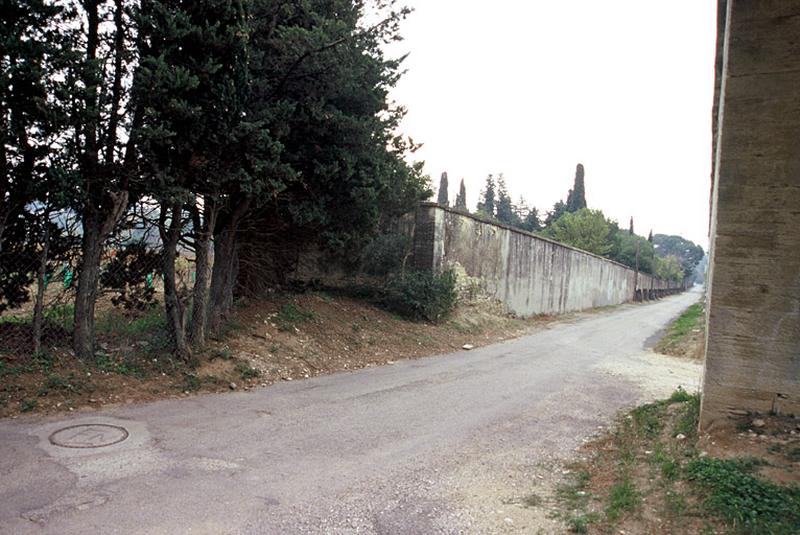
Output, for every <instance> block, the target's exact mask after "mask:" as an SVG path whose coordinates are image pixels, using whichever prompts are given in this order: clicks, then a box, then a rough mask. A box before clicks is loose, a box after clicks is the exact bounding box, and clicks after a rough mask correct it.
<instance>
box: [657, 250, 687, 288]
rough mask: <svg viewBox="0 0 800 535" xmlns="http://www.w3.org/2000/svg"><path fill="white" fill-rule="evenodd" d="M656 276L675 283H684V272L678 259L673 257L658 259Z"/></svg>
mask: <svg viewBox="0 0 800 535" xmlns="http://www.w3.org/2000/svg"><path fill="white" fill-rule="evenodd" d="M692 269H694V266H692ZM654 274H655V276H656V277H658V278H660V279H664V280H668V281H675V282H680V281H682V280H683V277H684V271H683V269H681V265H680V263H679V262H678V259H677V258H675V257H674V256H672V255H670V256H667V257H663V258H656V266H655V273H654Z"/></svg>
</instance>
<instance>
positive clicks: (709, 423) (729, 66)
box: [700, 0, 800, 430]
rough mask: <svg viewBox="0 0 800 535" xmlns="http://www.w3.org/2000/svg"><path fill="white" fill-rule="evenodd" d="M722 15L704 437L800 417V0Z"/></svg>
mask: <svg viewBox="0 0 800 535" xmlns="http://www.w3.org/2000/svg"><path fill="white" fill-rule="evenodd" d="M725 15H727V16H725ZM723 17H724V18H723V20H725V22H726V26H725V27H726V31H725V39H724V46H723V47H722V54H723V57H722V60H723V61H722V72H721V90H720V92H719V94H720V97H719V103H718V104H719V106H718V109H719V116H718V118H717V121H716V124H717V125H718V128H717V132H716V143H715V146H716V154H715V166H714V170H715V171H714V175H715V176H714V188H713V196H712V212H711V217H712V222H711V263H710V271H709V292H708V304H707V310H708V318H707V332H708V341H707V347H706V359H705V376H704V389H703V406H702V410H701V418H700V425H701V428H702V429H704V430H713V429H714V428H717V427H722V426H726V425H729V424H730V422H731V420H730V419H729V416H731V415H735V414H737V413H738V414H741V411H755V412H768V411H776V412H780V413H789V414H791V413H794V414H800V0H764V1H759V2H752V1H746V0H730V1H729V2H728V5H727V12H726V13H724V14H723Z"/></svg>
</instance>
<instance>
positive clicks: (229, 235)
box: [208, 198, 251, 332]
mask: <svg viewBox="0 0 800 535" xmlns="http://www.w3.org/2000/svg"><path fill="white" fill-rule="evenodd" d="M250 203H251V200H250V198H245V199H243V200H241V201H240V202H239V204H238V205H237V206H236V208H235V209H234V210H233V212H232V213H231V214H230V216H229V218H228V220H227V222H226V224H225V225H224V227H223V228H222V229H221V230H220V232H219V233H218V235H217V236H215V237H214V267H213V269H212V271H211V290H210V297H211V303H210V306H209V307H208V314H209V316H208V326H209V329H210V330H212V331H214V332H219V330H220V328H221V327H222V322H223V320H224V319H226V318H227V317H228V314H229V313H230V311H231V308H233V290H234V287H235V286H236V277H237V273H238V254H237V251H236V245H237V244H236V234H237V232H238V230H239V222H240V221H241V220H242V217H244V214H245V213H247V210H249V208H250Z"/></svg>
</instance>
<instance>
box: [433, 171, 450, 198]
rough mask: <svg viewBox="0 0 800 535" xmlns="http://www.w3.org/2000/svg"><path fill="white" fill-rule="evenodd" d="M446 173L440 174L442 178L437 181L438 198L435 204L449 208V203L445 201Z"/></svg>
mask: <svg viewBox="0 0 800 535" xmlns="http://www.w3.org/2000/svg"><path fill="white" fill-rule="evenodd" d="M447 188H448V185H447V173H446V172H445V173H442V177H441V178H440V179H439V197H438V199H437V200H436V202H437V203H439V204H441V205H442V206H449V202H448V199H447Z"/></svg>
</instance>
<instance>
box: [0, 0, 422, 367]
mask: <svg viewBox="0 0 800 535" xmlns="http://www.w3.org/2000/svg"><path fill="white" fill-rule="evenodd" d="M378 4H380V7H382V9H381V10H380V13H381V17H380V18H379V19H378V20H377V21H375V22H374V23H370V24H369V25H368V24H367V23H366V22H365V17H364V14H365V10H366V9H367V7H368V6H367V3H366V2H364V1H362V0H304V1H301V2H297V1H289V0H202V1H188V0H186V1H160V0H137V1H133V2H123V1H122V0H80V1H78V0H65V1H55V0H23V1H18V2H4V3H3V9H2V13H0V42H2V48H1V49H0V69H1V70H2V73H1V74H2V76H0V136H2V143H0V312H2V311H3V310H4V309H8V308H13V307H16V306H19V305H20V304H22V303H24V302H25V301H26V300H28V299H30V298H31V296H30V292H29V288H30V287H31V285H32V284H34V283H37V282H38V286H39V287H40V288H43V287H44V286H45V285H46V281H47V280H48V279H50V278H51V277H52V276H53V274H54V272H55V271H56V270H57V268H58V266H61V265H62V264H64V263H68V264H70V266H71V271H70V280H72V275H71V274H72V273H74V274H75V280H76V281H77V282H75V283H74V284H72V291H74V303H73V304H74V339H73V346H74V351H75V354H76V355H77V356H79V357H81V358H89V357H91V356H93V355H94V351H95V347H94V344H95V336H94V330H95V326H94V321H95V306H96V304H97V299H98V296H99V294H100V292H101V290H102V289H103V287H104V286H105V285H106V283H107V284H109V285H112V286H113V287H114V289H115V290H117V291H118V293H119V294H120V296H119V299H118V300H117V301H116V302H118V303H122V302H124V301H127V302H131V301H136V300H137V299H138V300H139V301H148V300H152V292H147V291H140V292H136V291H133V289H134V288H137V287H139V288H141V287H149V286H151V279H148V277H150V278H152V269H148V268H147V267H146V266H147V265H148V263H152V262H155V263H156V265H157V268H156V272H157V273H158V275H159V278H160V279H161V280H162V281H163V299H164V303H163V306H164V314H165V317H166V319H167V325H168V329H169V331H170V333H171V337H172V339H173V340H174V346H175V347H174V351H175V354H176V355H178V356H179V357H180V358H182V359H188V358H189V357H190V356H191V354H192V351H193V349H195V348H198V347H202V346H203V344H204V342H205V339H206V336H207V332H208V331H209V330H216V329H219V328H220V327H221V325H222V323H223V322H224V320H225V318H226V317H228V315H229V314H230V312H231V310H232V307H233V302H234V297H235V296H236V295H237V294H241V293H244V292H249V291H257V290H258V289H259V288H262V287H263V286H264V285H265V284H267V283H268V282H269V281H272V280H274V279H275V278H280V277H281V276H282V275H283V274H284V273H285V272H286V267H287V266H288V265H290V264H291V263H292V262H293V261H294V260H295V258H296V254H297V251H298V250H300V249H301V248H304V247H309V246H311V245H313V246H317V247H320V248H322V249H325V250H327V251H334V252H338V253H339V254H342V255H346V254H349V253H350V252H351V251H353V250H357V249H358V248H359V247H363V245H364V244H365V243H366V242H367V241H369V239H370V236H372V235H374V234H376V233H378V232H379V231H380V230H381V229H382V228H383V227H385V226H387V225H389V224H391V221H393V220H394V219H396V218H397V216H398V215H399V214H402V213H404V212H406V211H408V210H409V209H411V208H412V207H413V206H414V204H415V203H416V202H417V201H418V200H420V199H423V198H427V197H428V196H429V195H430V191H429V188H428V180H427V177H425V176H424V175H423V174H422V172H421V167H420V165H411V164H409V163H407V158H406V156H407V155H408V154H410V153H411V152H412V151H413V150H414V148H415V147H414V145H413V144H412V143H411V142H410V141H409V140H407V139H405V138H403V137H400V136H397V135H396V134H395V133H394V132H395V130H396V126H397V125H398V122H399V120H400V119H401V118H402V116H403V114H404V109H403V108H402V107H398V106H395V105H393V104H391V102H390V101H389V99H388V92H389V90H390V89H391V87H392V86H393V85H394V84H395V83H396V81H397V80H398V78H399V76H400V74H401V68H400V61H398V60H394V59H390V58H387V57H385V56H384V54H383V52H382V45H383V44H384V43H387V42H390V41H394V40H397V39H398V24H399V22H400V21H401V20H402V19H403V18H404V17H405V16H406V15H407V14H408V12H409V11H408V10H407V9H405V8H400V7H396V6H395V4H394V2H393V1H388V2H378ZM112 252H113V253H114V254H113V255H111V254H110V253H112ZM186 252H188V254H190V255H191V256H192V257H193V259H194V265H195V273H196V275H195V278H194V280H193V281H192V284H191V285H190V287H185V286H183V285H181V284H180V282H179V280H178V277H177V276H176V266H178V265H179V263H180V262H179V260H180V257H181V255H183V254H185V253H186ZM110 257H113V260H111V259H110ZM212 258H213V261H212ZM144 260H146V261H144ZM112 262H113V265H112ZM110 267H113V268H114V272H116V273H122V275H120V276H117V277H116V278H115V277H113V276H111V277H109V276H108V273H109V272H110V270H109V268H110ZM146 279H147V280H146ZM123 294H124V295H123ZM123 297H124V299H123ZM34 299H35V300H36V302H37V306H39V305H40V304H41V300H42V295H41V294H37V296H35V297H34ZM40 312H41V311H40V310H39V314H38V317H39V319H41V314H40Z"/></svg>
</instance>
